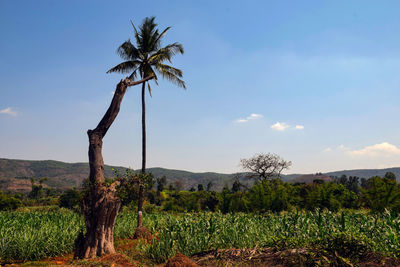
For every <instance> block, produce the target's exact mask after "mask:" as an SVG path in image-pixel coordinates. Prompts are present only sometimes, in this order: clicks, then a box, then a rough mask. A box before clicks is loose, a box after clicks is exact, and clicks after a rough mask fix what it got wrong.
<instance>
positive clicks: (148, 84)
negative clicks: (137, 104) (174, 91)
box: [147, 83, 153, 97]
mask: <svg viewBox="0 0 400 267" xmlns="http://www.w3.org/2000/svg"><path fill="white" fill-rule="evenodd" d="M147 88H148V89H149V94H150V97H153V96H152V95H151V87H150V83H147Z"/></svg>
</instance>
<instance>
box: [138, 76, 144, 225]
mask: <svg viewBox="0 0 400 267" xmlns="http://www.w3.org/2000/svg"><path fill="white" fill-rule="evenodd" d="M145 98H146V83H142V172H141V173H142V175H144V174H146V99H145ZM143 191H144V188H143V184H142V183H139V200H138V217H137V227H138V228H139V227H142V226H143V218H142V216H143V202H144V192H143Z"/></svg>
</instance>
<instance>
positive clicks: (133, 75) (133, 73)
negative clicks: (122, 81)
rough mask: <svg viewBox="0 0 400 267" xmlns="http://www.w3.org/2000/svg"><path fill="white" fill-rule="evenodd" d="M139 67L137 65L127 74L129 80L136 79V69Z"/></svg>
mask: <svg viewBox="0 0 400 267" xmlns="http://www.w3.org/2000/svg"><path fill="white" fill-rule="evenodd" d="M138 69H139V67H137V68H136V69H135V70H134V71H133V72H132V73H131V75H129V77H128V78H129V80H131V81H134V80H136V77H137V70H138Z"/></svg>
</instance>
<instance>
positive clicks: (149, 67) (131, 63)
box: [107, 17, 186, 228]
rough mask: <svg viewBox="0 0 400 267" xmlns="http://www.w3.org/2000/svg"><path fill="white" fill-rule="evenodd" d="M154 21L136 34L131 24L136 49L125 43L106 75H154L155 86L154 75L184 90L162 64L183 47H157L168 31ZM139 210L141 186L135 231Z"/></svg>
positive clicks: (176, 76)
mask: <svg viewBox="0 0 400 267" xmlns="http://www.w3.org/2000/svg"><path fill="white" fill-rule="evenodd" d="M154 20H155V17H150V18H149V17H147V18H145V19H144V20H143V23H142V24H141V25H140V26H139V31H138V30H137V29H136V27H135V25H134V24H133V23H132V21H131V24H132V26H133V30H134V35H135V41H136V45H134V44H132V43H131V41H130V40H128V41H125V42H124V43H123V44H122V45H121V46H120V47H119V48H118V50H117V53H118V54H119V55H120V57H121V58H122V59H124V60H125V61H124V62H122V63H120V64H118V65H117V66H115V67H113V68H112V69H110V70H109V71H107V73H111V72H119V73H131V74H130V76H129V79H131V80H134V79H135V78H136V77H137V75H138V74H139V75H140V77H141V78H142V79H143V78H145V77H149V76H151V75H154V76H155V78H154V81H155V83H156V84H157V74H160V75H161V76H162V77H163V78H166V79H168V80H169V81H171V82H173V83H175V84H176V85H178V86H179V87H183V88H184V89H186V86H185V82H184V81H183V80H181V78H182V70H180V69H176V68H174V67H172V66H169V65H167V64H164V62H165V61H168V62H170V63H171V59H172V57H173V56H174V55H176V54H178V53H180V54H183V53H184V49H183V46H182V45H181V44H180V43H173V44H169V45H167V46H165V47H161V41H162V38H163V37H164V36H165V34H166V33H167V31H168V30H169V29H170V28H171V27H167V28H166V29H164V30H163V31H162V32H161V33H160V32H159V31H158V29H157V24H156V23H155V22H154ZM147 88H148V91H149V94H150V96H151V87H150V84H149V82H148V81H147ZM145 93H146V82H144V83H143V84H142V171H141V174H142V175H143V176H142V177H144V175H145V174H146V102H145ZM142 208H143V184H142V183H140V184H139V201H138V228H139V227H142Z"/></svg>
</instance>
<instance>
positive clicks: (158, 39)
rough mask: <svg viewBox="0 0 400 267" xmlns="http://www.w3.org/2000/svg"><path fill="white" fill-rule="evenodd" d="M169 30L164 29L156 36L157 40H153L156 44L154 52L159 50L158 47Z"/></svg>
mask: <svg viewBox="0 0 400 267" xmlns="http://www.w3.org/2000/svg"><path fill="white" fill-rule="evenodd" d="M169 29H171V27H167V28H165V29H164V30H163V31H162V32H161V33H160V34H159V35H158V37H157V39H156V40H155V43H156V46H157V47H156V48H155V49H154V50H158V49H160V46H161V39H162V38H163V37H164V35H165V34H166V33H167V31H168V30H169Z"/></svg>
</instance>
